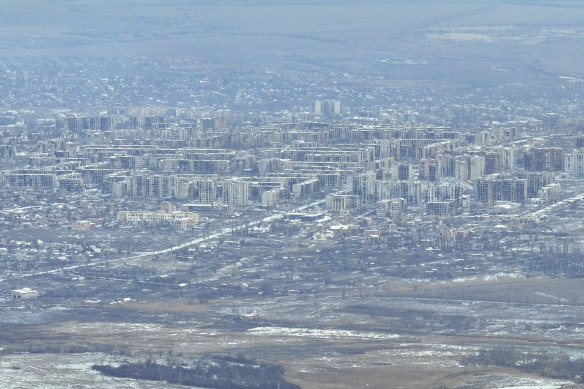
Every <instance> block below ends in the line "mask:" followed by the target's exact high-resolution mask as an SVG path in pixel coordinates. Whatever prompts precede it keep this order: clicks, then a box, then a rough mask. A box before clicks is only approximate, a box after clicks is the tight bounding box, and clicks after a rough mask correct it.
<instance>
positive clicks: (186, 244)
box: [0, 200, 324, 282]
mask: <svg viewBox="0 0 584 389" xmlns="http://www.w3.org/2000/svg"><path fill="white" fill-rule="evenodd" d="M323 203H324V200H317V201H313V202H311V203H309V204H305V205H302V206H299V207H297V208H295V209H293V210H291V211H288V212H302V211H304V210H306V209H310V208H312V207H315V206H317V205H322V204H323ZM284 215H285V213H284V212H282V213H273V214H271V215H269V216H266V217H264V218H262V219H259V220H254V221H251V222H246V223H242V224H239V225H236V226H230V227H222V228H221V229H220V230H218V231H215V232H213V233H211V234H208V235H205V236H203V237H200V238H196V239H193V240H190V241H187V242H184V243H181V244H179V245H176V246H171V247H167V248H165V249H160V250H156V251H145V252H141V253H138V254H134V255H129V256H125V257H121V258H112V259H104V260H101V261H94V262H90V263H83V264H77V265H70V266H64V267H60V268H58V269H52V270H43V271H37V272H32V273H25V274H13V275H11V276H10V278H11V280H14V279H19V278H21V279H22V278H29V277H36V276H42V275H48V274H58V273H61V272H63V271H66V270H76V269H81V268H87V267H91V266H99V265H105V264H112V263H116V262H128V261H131V260H135V259H140V258H145V257H150V256H154V255H160V254H169V253H172V252H174V251H178V250H182V249H184V248H187V247H191V246H196V245H198V244H201V243H203V242H206V241H209V240H213V239H217V238H219V237H221V236H225V235H228V234H232V233H233V232H235V231H241V230H244V229H247V228H251V227H255V226H258V225H260V224H262V223H268V222H271V221H274V220H279V219H283V218H284ZM3 281H6V279H0V282H3Z"/></svg>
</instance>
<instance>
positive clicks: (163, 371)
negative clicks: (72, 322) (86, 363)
mask: <svg viewBox="0 0 584 389" xmlns="http://www.w3.org/2000/svg"><path fill="white" fill-rule="evenodd" d="M92 369H93V370H97V371H99V372H101V373H102V374H105V375H108V376H113V377H122V378H134V379H142V380H150V381H166V382H168V383H171V384H179V385H185V386H197V387H204V388H215V389H263V388H266V389H267V388H270V389H272V388H281V389H300V386H298V385H295V384H292V383H289V382H286V381H285V380H284V378H283V375H284V368H283V367H282V366H280V365H273V364H265V363H262V364H258V363H256V362H255V361H253V360H250V359H247V358H245V357H243V356H241V355H239V356H236V357H230V356H221V357H219V356H215V357H209V358H204V359H200V360H195V361H192V362H190V363H188V364H187V363H177V362H175V363H172V364H168V365H163V364H159V363H157V362H155V361H153V360H151V359H148V360H146V361H145V362H143V363H125V364H122V365H120V366H118V367H115V366H111V365H93V366H92Z"/></svg>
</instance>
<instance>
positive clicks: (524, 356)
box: [462, 347, 584, 379]
mask: <svg viewBox="0 0 584 389" xmlns="http://www.w3.org/2000/svg"><path fill="white" fill-rule="evenodd" d="M462 363H463V364H466V365H487V366H503V367H510V368H515V369H519V370H521V371H525V372H529V373H536V374H539V375H541V376H544V377H551V378H560V379H574V378H580V379H581V377H582V374H583V373H584V359H582V358H579V359H575V360H571V359H570V358H569V357H568V355H566V354H553V353H542V352H532V351H525V350H520V349H514V348H507V347H494V348H486V349H482V350H480V351H479V352H478V354H476V355H474V356H470V357H467V358H465V359H464V360H463V361H462Z"/></svg>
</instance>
